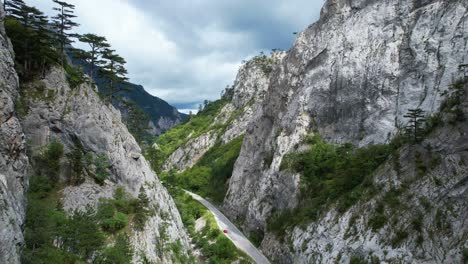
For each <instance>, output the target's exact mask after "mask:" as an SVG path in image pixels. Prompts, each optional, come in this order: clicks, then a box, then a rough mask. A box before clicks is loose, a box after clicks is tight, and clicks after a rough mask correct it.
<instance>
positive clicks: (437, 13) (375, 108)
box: [224, 0, 468, 263]
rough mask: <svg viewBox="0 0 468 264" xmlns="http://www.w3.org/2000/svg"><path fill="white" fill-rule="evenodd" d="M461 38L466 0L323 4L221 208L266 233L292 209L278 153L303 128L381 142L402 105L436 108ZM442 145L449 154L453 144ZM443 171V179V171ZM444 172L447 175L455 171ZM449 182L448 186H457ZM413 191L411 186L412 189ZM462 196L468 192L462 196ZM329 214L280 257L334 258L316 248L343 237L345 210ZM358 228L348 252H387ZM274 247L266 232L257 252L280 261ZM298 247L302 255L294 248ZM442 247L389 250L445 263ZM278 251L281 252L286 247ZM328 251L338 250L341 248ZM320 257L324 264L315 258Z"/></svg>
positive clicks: (461, 57) (460, 52)
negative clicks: (269, 223) (279, 214)
mask: <svg viewBox="0 0 468 264" xmlns="http://www.w3.org/2000/svg"><path fill="white" fill-rule="evenodd" d="M467 36H468V14H467V6H466V3H465V1H462V0H455V1H441V0H427V1H416V0H403V1H401V0H384V1H373V0H371V1H345V0H328V1H327V2H326V3H325V5H324V8H323V9H322V14H321V18H320V20H319V21H318V22H316V23H315V24H313V25H311V26H310V27H309V28H308V29H306V30H305V31H304V32H302V33H300V34H299V36H298V38H297V40H296V42H295V44H294V46H293V48H292V49H291V50H290V51H289V52H288V54H287V55H286V57H285V58H284V59H283V60H282V62H281V64H280V66H279V67H278V68H276V69H275V70H274V72H273V73H272V75H271V76H272V78H271V80H270V81H269V87H268V90H267V92H266V95H265V99H264V100H263V103H262V105H261V107H260V108H259V112H258V113H257V114H256V116H255V117H254V118H253V121H252V122H251V123H250V124H249V126H248V128H247V130H246V131H247V132H246V134H245V138H244V142H243V146H242V150H241V153H240V156H239V158H238V160H237V161H236V165H235V168H234V172H233V175H232V177H231V179H230V183H229V190H228V193H227V196H226V198H225V201H224V211H225V212H226V213H227V214H228V215H229V216H230V217H231V218H232V219H237V220H240V221H242V222H243V223H244V228H245V230H246V231H253V230H258V229H261V230H265V226H266V220H267V219H268V217H269V216H270V215H271V212H272V211H273V210H281V209H285V208H293V207H295V205H296V202H297V201H296V200H297V199H296V197H297V194H298V192H299V175H295V174H294V173H290V172H288V173H286V172H280V170H279V167H280V164H281V161H282V158H283V156H284V154H286V153H288V152H290V151H291V150H292V149H294V148H295V147H297V146H298V145H300V144H301V142H302V141H303V140H304V138H305V136H306V135H307V134H309V133H314V132H316V133H318V134H320V136H321V137H323V138H324V139H325V140H327V141H328V142H332V143H348V142H349V143H353V144H355V145H358V146H366V145H369V144H377V143H386V142H388V141H389V140H390V139H391V138H392V137H393V136H394V135H395V133H396V132H397V131H398V129H399V128H401V127H402V126H403V125H405V123H406V120H405V118H404V117H403V116H404V115H405V114H406V113H407V111H408V109H412V108H421V109H423V110H425V111H426V113H427V114H431V113H434V112H437V111H438V110H439V106H440V103H441V101H442V93H443V92H444V91H447V89H448V87H449V85H450V84H452V83H453V82H454V81H455V80H457V79H459V78H460V77H462V76H463V72H462V71H461V70H460V69H459V65H461V64H466V63H467V60H468V58H467V50H468V49H467V43H466V37H467ZM462 129H466V127H461V128H460V131H463V130H462ZM465 131H466V130H465ZM459 133H461V134H462V132H459ZM446 136H447V137H451V136H452V137H453V136H455V135H446ZM459 137H461V135H459ZM444 151H447V152H448V153H450V147H447V148H446V149H445V150H444ZM457 155H462V154H457ZM463 155H464V154H463ZM463 155H462V156H463ZM463 157H464V156H463ZM456 159H457V158H455V159H454V160H447V164H444V166H445V167H441V168H448V167H454V166H455V165H454V163H455V160H456ZM458 159H460V157H458ZM463 170H464V169H461V171H460V172H462V171H463ZM439 173H440V174H442V175H447V173H444V170H442V169H441V170H440V171H439ZM393 176H394V175H393V174H391V173H389V172H388V173H384V174H382V175H381V178H384V177H386V178H387V179H389V178H390V180H388V181H389V182H393V181H395V180H394V179H392V177H393ZM446 177H447V179H446V180H447V181H451V178H450V177H452V176H450V175H447V176H446ZM457 177H458V176H453V181H454V182H457V181H461V180H462V179H461V178H457ZM419 184H421V186H422V185H423V183H422V182H420V183H419ZM421 186H419V187H421ZM453 186H455V183H454V185H453ZM445 187H446V188H448V189H446V190H447V191H449V192H451V191H454V190H455V189H456V188H455V187H453V188H450V185H447V186H445ZM423 188H427V192H432V190H438V189H432V188H434V186H430V185H427V186H425V187H423ZM411 190H412V191H416V190H417V187H416V186H414V189H411ZM457 190H458V189H457ZM462 193H463V192H462ZM465 196H466V193H465V194H462V195H461V197H465ZM429 197H430V198H433V197H432V196H430V195H429ZM437 197H438V199H441V201H439V202H440V204H439V205H438V206H441V207H442V206H444V205H445V204H447V203H449V201H450V200H449V199H448V198H447V197H446V196H437ZM457 199H459V198H457ZM330 214H331V215H329V216H328V218H326V219H322V221H323V223H321V225H316V226H310V227H309V228H310V229H307V230H306V231H307V232H305V233H303V234H301V235H300V234H299V233H300V232H304V230H302V229H301V230H300V229H296V230H295V231H294V234H293V244H294V252H293V253H292V254H286V253H285V254H283V255H284V256H285V257H286V259H282V260H279V261H280V262H283V263H289V261H291V260H294V261H297V262H299V263H310V261H312V262H313V260H314V259H315V260H316V261H317V262H318V263H320V262H325V263H326V262H330V260H332V259H334V260H336V259H338V258H337V256H336V255H335V256H334V257H331V255H328V256H327V257H324V256H326V253H320V254H319V253H318V252H319V248H320V250H322V251H325V249H327V248H328V247H322V246H324V245H325V246H326V242H324V241H325V240H326V239H325V238H329V239H332V238H333V237H335V238H336V237H339V238H341V237H343V236H344V229H345V228H344V227H343V225H344V224H345V223H347V220H346V219H349V215H348V218H346V216H345V217H343V218H339V220H338V222H339V223H341V225H339V224H336V222H332V221H331V219H336V218H335V217H334V216H336V215H332V213H330ZM349 214H351V212H349ZM364 217H365V216H364ZM454 221H455V223H458V224H459V225H463V222H457V221H458V220H454ZM339 227H340V229H338V228H339ZM465 227H466V226H465ZM358 229H359V228H358ZM299 230H300V231H299ZM361 231H362V232H361V235H362V236H361V237H359V239H358V240H357V242H356V244H352V245H354V246H352V247H354V249H356V248H357V247H358V245H361V246H362V247H364V248H366V247H367V248H366V249H365V250H364V252H367V253H368V252H370V251H371V248H374V249H375V250H376V251H377V250H380V252H384V250H385V251H386V252H387V251H388V250H389V248H386V249H384V248H383V246H381V245H379V243H378V242H377V241H376V236H377V237H378V238H381V237H384V236H385V235H388V236H390V233H384V232H382V234H380V235H376V234H375V233H373V232H371V231H370V230H369V229H366V228H362V229H361ZM358 233H359V232H358ZM320 236H323V237H321V238H324V240H320V239H319V237H320ZM299 237H301V238H302V240H301V239H299ZM309 239H310V241H309ZM268 241H269V242H268ZM304 241H306V242H304ZM320 241H321V242H320ZM330 241H331V240H329V241H328V242H330ZM335 241H336V240H335ZM346 241H347V240H346ZM451 241H454V240H453V239H452V240H451ZM328 242H327V243H328ZM348 242H349V241H348ZM299 243H303V244H301V245H299ZM330 243H331V242H330ZM337 243H338V242H337ZM428 243H429V242H428ZM430 243H432V242H430ZM279 244H281V243H279ZM332 244H333V245H334V243H332ZM275 245H278V243H275V242H273V239H271V237H270V236H269V234H267V236H266V242H265V241H264V244H263V249H264V250H265V251H266V252H269V253H270V256H273V255H275V258H276V257H278V256H279V255H280V254H276V253H274V252H275V248H276V249H278V247H276V246H275ZM302 245H304V247H305V248H306V249H307V250H308V251H307V250H306V249H304V250H303V251H301V250H299V248H300V247H301V246H302ZM319 245H320V246H319ZM340 245H341V246H340ZM349 245H350V244H349V243H346V242H344V241H343V245H342V244H341V242H340V243H338V244H337V245H336V246H337V247H341V248H348V249H347V250H348V251H347V250H343V251H341V252H343V254H346V256H347V257H343V259H342V260H341V262H343V263H344V262H345V261H346V260H349V256H350V251H349ZM283 246H284V244H283ZM374 246H375V247H374ZM411 246H414V244H413V245H411ZM443 246H444V250H441V251H440V252H442V251H444V253H440V254H439V253H436V254H439V255H437V256H435V255H424V257H421V258H420V256H419V255H418V256H416V255H415V254H419V253H420V252H419V251H418V250H415V249H413V248H400V249H394V250H393V251H392V254H394V257H395V258H397V259H402V260H403V261H404V262H405V261H407V260H409V261H410V262H411V261H416V262H424V261H425V260H424V258H427V263H431V261H433V262H434V261H435V262H437V261H438V260H439V259H441V258H442V257H441V256H442V255H444V254H445V255H447V258H445V260H447V261H449V260H450V258H449V257H448V255H450V254H452V253H453V252H450V250H447V248H448V247H449V245H448V244H444V245H443ZM433 248H434V250H435V246H434V247H433ZM281 250H283V251H279V252H284V250H285V247H282V249H281ZM458 250H459V249H458ZM286 251H287V250H286ZM332 252H333V254H338V253H336V252H340V250H339V249H338V248H337V250H332ZM417 252H418V253H417ZM317 254H319V255H320V256H321V258H322V259H321V260H322V261H320V258H315V256H317ZM330 254H331V253H330ZM287 256H291V259H287ZM381 256H382V254H379V257H381ZM421 256H422V255H421ZM388 258H390V256H388ZM442 259H443V258H442ZM277 260H278V259H277ZM449 262H450V261H449Z"/></svg>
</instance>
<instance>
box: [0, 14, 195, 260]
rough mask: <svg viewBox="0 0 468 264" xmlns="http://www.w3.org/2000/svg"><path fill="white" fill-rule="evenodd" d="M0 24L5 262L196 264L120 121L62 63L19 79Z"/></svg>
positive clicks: (170, 204)
mask: <svg viewBox="0 0 468 264" xmlns="http://www.w3.org/2000/svg"><path fill="white" fill-rule="evenodd" d="M0 16H1V20H0V35H1V38H0V42H1V45H0V57H1V62H0V83H1V84H2V85H1V86H2V87H1V89H0V93H1V98H2V100H0V102H1V103H0V106H1V107H0V113H1V114H0V143H1V144H0V230H1V231H0V233H1V236H0V263H39V262H40V263H51V261H53V262H54V263H77V262H92V261H97V262H100V263H148V262H151V263H156V262H158V263H159V262H160V263H181V262H182V263H184V262H187V261H189V251H190V245H189V242H188V238H187V234H186V231H185V228H184V226H183V224H182V220H181V217H180V215H179V212H178V210H177V208H176V206H175V203H174V201H173V199H172V198H171V196H170V195H169V194H168V192H167V190H166V188H165V187H163V186H162V184H161V182H160V181H159V179H158V177H157V175H156V174H155V173H154V171H153V170H152V169H151V168H150V166H149V164H148V162H147V161H146V159H145V157H144V156H143V154H142V151H141V149H140V146H139V145H138V144H137V142H136V140H135V139H134V137H133V136H132V135H131V134H130V132H129V131H128V129H127V127H126V126H125V124H124V123H123V122H122V118H121V113H120V112H119V111H118V110H117V109H115V108H114V107H113V106H112V105H109V104H107V103H105V102H104V101H103V100H102V99H101V97H100V96H99V94H98V91H97V87H96V86H95V85H94V84H93V82H92V81H91V80H90V79H89V77H84V78H82V79H80V80H76V79H75V81H74V82H73V83H72V82H70V80H69V79H68V78H67V76H68V73H67V72H66V70H65V69H64V68H62V66H60V65H59V64H55V65H53V64H52V65H50V66H49V67H48V68H47V69H46V71H44V75H42V74H35V75H31V76H33V78H30V79H27V80H25V79H18V74H17V72H16V70H15V60H14V52H13V48H14V47H13V46H12V44H11V42H10V40H9V39H8V37H7V35H6V33H5V29H4V24H3V22H4V17H3V16H4V11H3V5H2V6H1V7H0ZM10 22H11V21H10ZM10 25H11V24H10ZM9 30H12V29H11V28H9ZM9 33H11V31H10V32H9ZM17 40H18V39H16V41H17ZM17 62H18V61H17ZM140 94H143V90H140ZM150 101H154V99H150ZM157 102H159V103H160V101H157ZM163 107H164V105H163Z"/></svg>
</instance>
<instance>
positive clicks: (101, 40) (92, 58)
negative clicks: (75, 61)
mask: <svg viewBox="0 0 468 264" xmlns="http://www.w3.org/2000/svg"><path fill="white" fill-rule="evenodd" d="M79 40H80V41H81V42H83V43H87V44H88V45H89V47H90V50H89V51H85V52H82V53H81V54H79V55H80V56H78V57H79V58H80V59H83V60H85V61H86V62H88V63H89V64H90V66H91V70H90V72H89V76H90V77H91V78H93V77H94V72H95V69H96V68H97V67H98V66H100V65H101V64H102V63H103V61H101V60H100V58H101V57H102V55H103V54H104V52H105V51H106V49H107V48H109V47H110V45H109V43H107V39H106V38H105V37H102V36H98V35H95V34H91V33H88V34H84V35H83V36H81V37H80V38H79Z"/></svg>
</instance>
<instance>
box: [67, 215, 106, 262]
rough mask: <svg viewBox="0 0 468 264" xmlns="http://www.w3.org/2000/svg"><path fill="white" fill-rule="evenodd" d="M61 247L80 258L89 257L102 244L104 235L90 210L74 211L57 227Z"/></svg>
mask: <svg viewBox="0 0 468 264" xmlns="http://www.w3.org/2000/svg"><path fill="white" fill-rule="evenodd" d="M59 236H60V238H61V242H62V248H64V249H65V250H67V251H68V252H69V253H73V254H75V255H77V256H79V257H80V258H81V259H89V258H90V257H91V256H92V255H93V254H94V252H96V251H98V250H100V249H101V247H102V246H103V245H104V235H103V233H102V232H101V230H100V229H99V226H98V225H97V224H96V221H95V219H94V216H93V212H92V210H88V211H87V212H80V211H76V212H75V213H74V215H73V217H67V219H66V221H65V222H64V223H63V225H61V226H60V228H59Z"/></svg>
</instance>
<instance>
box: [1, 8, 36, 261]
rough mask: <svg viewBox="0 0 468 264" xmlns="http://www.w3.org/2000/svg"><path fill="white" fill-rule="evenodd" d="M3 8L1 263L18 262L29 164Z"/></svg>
mask: <svg viewBox="0 0 468 264" xmlns="http://www.w3.org/2000/svg"><path fill="white" fill-rule="evenodd" d="M3 18H4V11H3V5H2V7H0V263H19V262H20V250H21V247H22V245H23V243H24V238H23V233H22V231H23V230H22V227H23V224H24V219H25V208H26V201H25V194H26V190H27V185H28V176H27V172H28V167H29V165H28V164H29V162H28V158H27V156H26V147H25V140H24V134H23V131H22V128H21V124H20V122H19V120H18V118H17V116H16V113H15V102H16V100H17V99H18V98H19V94H18V76H17V74H16V72H15V68H14V54H13V49H12V46H11V43H10V41H9V39H8V37H7V36H6V33H5V28H4V26H3Z"/></svg>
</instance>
